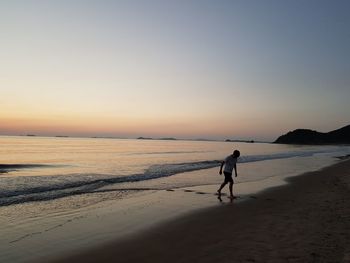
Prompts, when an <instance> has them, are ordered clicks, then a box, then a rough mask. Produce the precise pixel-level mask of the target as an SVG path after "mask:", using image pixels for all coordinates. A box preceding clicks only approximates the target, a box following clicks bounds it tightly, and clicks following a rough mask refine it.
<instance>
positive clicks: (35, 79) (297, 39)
mask: <svg viewBox="0 0 350 263" xmlns="http://www.w3.org/2000/svg"><path fill="white" fill-rule="evenodd" d="M349 13H350V2H349V1H340V0H337V1H334V0H330V1H322V0H317V1H314V0H308V1H299V0H298V1H279V0H276V1H271V0H264V1H261V0H256V1H254V0H248V1H246V0H243V1H239V0H230V1H225V0H219V1H206V0H198V1H193V0H179V1H166V0H164V1H153V0H147V1H144V0H139V1H134V0H127V1H112V0H98V1H97V0H96V1H90V0H84V1H79V0H69V1H67V0H60V1H58V0H57V1H50V0H45V1H44V0H42V1H41V0H37V1H31V0H23V1H17V0H8V1H7V0H2V1H1V2H0V34H1V41H0V61H1V62H0V134H2V135H23V134H37V135H69V136H114V137H122V138H134V137H138V136H144V137H177V138H190V139H191V138H209V139H226V138H230V139H255V140H268V141H270V140H274V139H276V138H277V137H278V136H279V135H281V134H283V133H286V132H288V131H290V130H294V129H297V128H308V129H313V130H318V131H321V132H327V131H330V130H334V129H337V128H340V127H342V126H345V125H348V124H349V123H350V120H349V116H350V103H349V98H350V74H349V73H350V50H349V47H350V16H349V15H348V14H349Z"/></svg>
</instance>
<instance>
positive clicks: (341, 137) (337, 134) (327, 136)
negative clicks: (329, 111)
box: [274, 125, 350, 145]
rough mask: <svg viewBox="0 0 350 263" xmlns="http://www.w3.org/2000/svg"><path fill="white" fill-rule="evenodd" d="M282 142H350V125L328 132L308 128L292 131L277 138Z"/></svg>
mask: <svg viewBox="0 0 350 263" xmlns="http://www.w3.org/2000/svg"><path fill="white" fill-rule="evenodd" d="M274 143H281V144H308V145H317V144H350V125H348V126H345V127H343V128H340V129H338V130H334V131H330V132H327V133H323V132H318V131H314V130H308V129H297V130H294V131H290V132H288V133H287V134H284V135H282V136H280V137H278V138H277V140H276V141H274Z"/></svg>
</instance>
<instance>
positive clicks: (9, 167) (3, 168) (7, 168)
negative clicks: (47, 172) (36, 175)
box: [0, 164, 55, 173]
mask: <svg viewBox="0 0 350 263" xmlns="http://www.w3.org/2000/svg"><path fill="white" fill-rule="evenodd" d="M49 167H55V166H54V165H48V164H0V173H8V172H12V171H16V170H21V169H31V168H49Z"/></svg>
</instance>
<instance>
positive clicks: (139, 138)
mask: <svg viewBox="0 0 350 263" xmlns="http://www.w3.org/2000/svg"><path fill="white" fill-rule="evenodd" d="M137 140H164V141H176V140H177V139H176V138H150V137H138V138H137Z"/></svg>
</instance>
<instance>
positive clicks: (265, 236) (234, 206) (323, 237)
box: [51, 160, 350, 263]
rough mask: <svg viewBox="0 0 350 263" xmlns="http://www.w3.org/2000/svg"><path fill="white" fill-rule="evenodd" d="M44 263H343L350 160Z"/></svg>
mask: <svg viewBox="0 0 350 263" xmlns="http://www.w3.org/2000/svg"><path fill="white" fill-rule="evenodd" d="M288 182H289V184H287V185H283V186H279V187H275V188H272V189H269V190H266V191H263V192H261V193H259V194H256V195H254V196H250V198H249V200H245V201H244V202H239V201H238V202H237V201H233V203H230V202H225V203H224V204H223V205H222V206H216V207H212V208H206V209H202V210H200V211H195V212H193V213H189V214H186V215H184V216H182V217H180V218H176V219H173V220H170V221H167V222H165V223H160V224H157V225H156V226H153V227H150V228H149V229H148V230H144V231H142V232H138V233H135V234H133V235H129V236H128V237H127V238H124V239H121V240H120V239H119V240H116V241H114V242H110V243H108V244H104V245H101V246H98V247H96V248H93V249H89V251H80V252H79V253H75V254H73V255H64V256H62V258H61V259H59V260H57V259H55V260H52V261H51V262H57V263H58V262H350V160H344V161H341V162H340V163H337V164H335V165H332V166H330V167H327V168H324V169H322V170H321V171H316V172H310V173H306V174H303V175H301V176H297V177H293V178H290V179H288Z"/></svg>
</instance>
